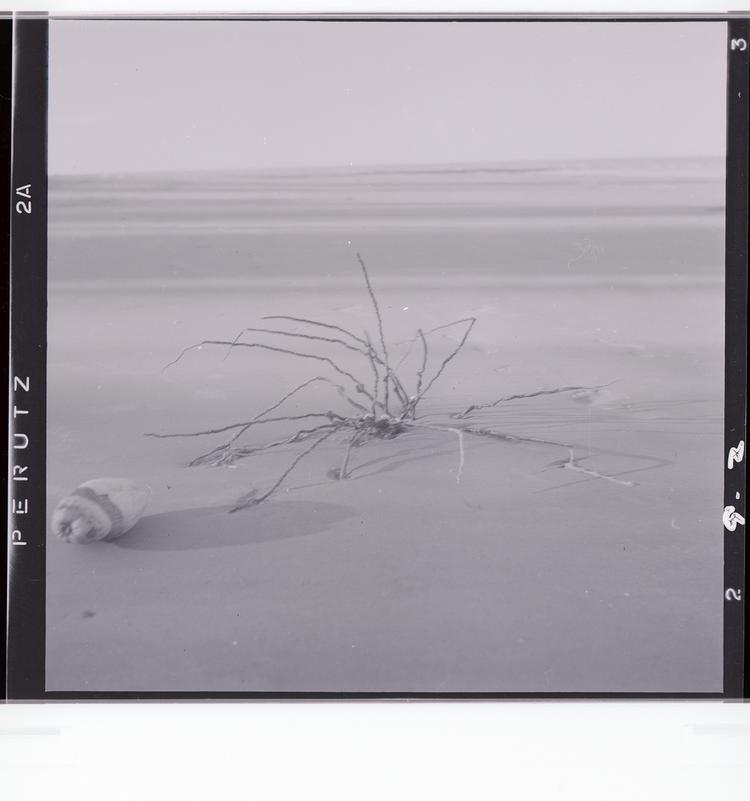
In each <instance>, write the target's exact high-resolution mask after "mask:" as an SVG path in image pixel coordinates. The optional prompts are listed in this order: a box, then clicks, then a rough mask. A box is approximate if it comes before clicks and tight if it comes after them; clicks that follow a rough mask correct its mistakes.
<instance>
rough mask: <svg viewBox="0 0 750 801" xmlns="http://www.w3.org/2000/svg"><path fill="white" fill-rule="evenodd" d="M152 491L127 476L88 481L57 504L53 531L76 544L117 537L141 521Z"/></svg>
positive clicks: (53, 519) (53, 518)
mask: <svg viewBox="0 0 750 801" xmlns="http://www.w3.org/2000/svg"><path fill="white" fill-rule="evenodd" d="M150 494H151V493H150V491H149V490H148V489H147V488H146V487H144V486H141V485H139V484H136V483H135V482H134V481H131V480H129V479H127V478H95V479H94V480H93V481H86V482H85V483H83V484H81V485H80V486H79V487H76V489H74V490H73V492H71V493H70V495H67V496H66V497H65V498H63V499H62V500H61V501H60V502H59V503H58V504H57V506H56V507H55V510H54V512H53V513H52V532H53V533H54V534H55V536H56V537H59V538H60V539H62V540H65V542H72V543H76V544H85V543H89V542H95V541H97V540H113V539H116V538H117V537H120V536H122V535H123V534H124V533H125V532H126V531H130V529H131V528H133V526H134V525H135V524H136V523H137V522H138V520H140V518H141V516H142V515H143V512H144V510H145V508H146V504H147V503H148V499H149V496H150Z"/></svg>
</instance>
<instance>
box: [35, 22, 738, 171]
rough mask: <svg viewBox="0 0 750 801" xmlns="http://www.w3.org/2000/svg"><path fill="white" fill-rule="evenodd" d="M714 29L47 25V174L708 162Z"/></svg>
mask: <svg viewBox="0 0 750 801" xmlns="http://www.w3.org/2000/svg"><path fill="white" fill-rule="evenodd" d="M725 78H726V24H725V23H724V22H701V23H699V22H681V23H620V24H618V23H548V22H537V23H508V22H505V23H407V22H395V23H381V22H379V23H364V22H360V23H333V22H325V23H324V22H257V21H256V22H250V21H243V22H207V21H192V22H191V21H181V22H175V21H172V22H168V21H118V22H105V21H101V22H92V21H75V20H69V21H65V20H55V21H53V22H51V23H50V100H49V171H50V173H53V174H54V173H96V172H118V173H119V172H141V171H164V170H211V169H238V170H240V169H256V168H276V167H319V166H347V165H349V164H352V165H353V166H366V165H379V164H409V163H414V164H419V163H423V164H431V163H456V162H488V161H490V162H503V161H516V160H547V159H581V158H627V157H650V156H657V157H663V156H723V155H724V147H725Z"/></svg>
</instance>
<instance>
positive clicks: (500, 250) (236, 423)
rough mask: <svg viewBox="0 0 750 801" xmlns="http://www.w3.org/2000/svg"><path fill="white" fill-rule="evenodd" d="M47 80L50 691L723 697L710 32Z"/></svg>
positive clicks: (348, 44) (349, 38)
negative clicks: (676, 695) (685, 694)
mask: <svg viewBox="0 0 750 801" xmlns="http://www.w3.org/2000/svg"><path fill="white" fill-rule="evenodd" d="M48 69H49V73H48V74H49V100H48V175H49V191H48V229H47V230H48V244H47V247H48V263H47V391H46V398H47V401H46V402H47V407H46V415H47V418H46V419H47V424H46V482H47V483H46V495H47V497H46V503H47V506H46V521H47V537H46V622H45V637H46V656H45V683H46V684H45V686H46V690H47V691H49V692H68V693H80V694H83V693H88V692H98V693H109V692H113V693H117V692H130V693H139V692H151V693H160V694H165V695H166V694H168V693H171V692H195V693H206V694H210V693H217V692H236V693H269V694H283V693H343V694H366V695H373V694H379V693H386V694H403V695H405V696H409V695H414V694H432V695H435V696H440V694H457V693H466V694H504V693H506V694H521V695H532V694H535V693H560V694H565V693H579V694H581V693H588V694H607V693H657V694H670V693H696V694H700V693H706V694H712V693H713V694H720V693H721V692H722V687H723V668H724V665H723V651H722V644H723V614H724V604H725V600H724V585H723V581H724V578H723V576H724V572H723V571H724V544H725V543H724V539H723V537H722V534H723V531H722V524H721V510H722V509H723V508H724V506H725V503H724V469H725V468H726V462H727V458H726V454H725V451H724V422H725V416H724V402H725V390H724V386H725V384H724V369H725V361H724V357H725V235H726V213H725V181H726V175H727V171H726V152H727V151H726V147H727V145H726V142H727V135H728V131H727V122H726V120H727V116H726V114H727V100H726V98H727V90H726V87H727V25H726V23H725V22H719V21H704V22H699V21H689V22H688V21H682V22H670V23H663V22H662V23H657V22H647V21H641V22H630V23H628V24H617V23H614V22H609V23H607V22H591V21H569V22H543V23H540V22H520V21H516V22H502V21H497V22H489V21H486V22H482V23H469V22H466V23H463V22H460V23H448V22H436V21H431V22H430V21H420V22H417V21H403V20H402V21H384V20H380V21H324V20H318V21H313V20H299V21H292V20H275V21H274V20H244V21H233V22H229V21H220V20H183V21H177V20H172V21H167V20H161V21H157V20H151V21H144V20H118V21H112V20H110V21H106V20H75V19H70V20H64V19H55V20H51V21H50V23H49V66H48ZM743 508H744V499H743V500H742V502H740V501H738V502H737V510H741V509H743ZM732 509H733V511H732V512H731V513H730V518H727V519H728V521H729V523H730V524H732V523H734V524H735V525H744V520H742V523H740V520H741V514H740V511H735V510H734V508H732ZM732 514H734V515H735V516H734V517H731V515H732Z"/></svg>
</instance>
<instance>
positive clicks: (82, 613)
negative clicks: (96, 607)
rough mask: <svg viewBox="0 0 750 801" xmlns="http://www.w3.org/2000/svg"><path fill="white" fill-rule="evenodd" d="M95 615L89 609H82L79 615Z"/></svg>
mask: <svg viewBox="0 0 750 801" xmlns="http://www.w3.org/2000/svg"><path fill="white" fill-rule="evenodd" d="M95 616H96V612H92V611H91V610H90V609H84V610H83V612H81V617H95Z"/></svg>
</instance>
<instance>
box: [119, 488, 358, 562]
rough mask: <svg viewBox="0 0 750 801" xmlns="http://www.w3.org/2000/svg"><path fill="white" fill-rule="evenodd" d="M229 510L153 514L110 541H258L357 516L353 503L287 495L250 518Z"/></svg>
mask: <svg viewBox="0 0 750 801" xmlns="http://www.w3.org/2000/svg"><path fill="white" fill-rule="evenodd" d="M227 512H228V507H209V508H203V509H200V508H199V509H184V510H181V511H176V512H163V513H161V514H156V515H149V516H148V517H144V518H143V519H142V520H141V521H140V522H139V523H138V525H137V526H136V527H135V528H134V529H133V530H132V531H130V532H128V533H127V534H126V535H125V536H124V537H122V538H121V539H118V540H115V541H114V542H113V543H112V544H113V545H116V546H117V547H118V548H127V549H130V550H134V551H193V550H202V549H207V548H228V547H236V546H241V545H257V544H260V543H263V542H273V541H277V540H284V539H295V538H298V537H309V536H312V535H314V534H320V533H322V532H324V531H327V530H328V529H330V528H331V526H333V525H335V524H336V523H340V522H341V521H342V520H346V519H347V518H350V517H353V516H354V510H353V509H351V508H350V507H347V506H341V505H339V504H334V503H322V502H312V501H289V500H285V501H283V502H281V503H270V504H267V505H265V506H262V507H260V508H259V509H257V510H256V511H255V514H254V515H253V516H252V518H248V517H241V516H239V515H230V514H227Z"/></svg>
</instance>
